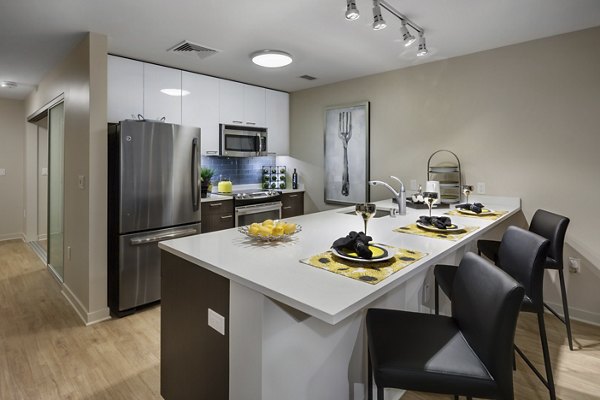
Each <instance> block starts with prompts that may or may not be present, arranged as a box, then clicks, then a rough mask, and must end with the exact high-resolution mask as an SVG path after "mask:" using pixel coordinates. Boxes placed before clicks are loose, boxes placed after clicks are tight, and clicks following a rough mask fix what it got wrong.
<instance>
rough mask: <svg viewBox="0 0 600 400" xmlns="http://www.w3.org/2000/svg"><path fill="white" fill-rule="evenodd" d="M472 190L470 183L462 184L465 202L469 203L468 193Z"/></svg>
mask: <svg viewBox="0 0 600 400" xmlns="http://www.w3.org/2000/svg"><path fill="white" fill-rule="evenodd" d="M472 191H473V186H472V185H463V186H462V192H463V194H464V195H465V197H466V198H467V204H469V195H470V194H471V192H472Z"/></svg>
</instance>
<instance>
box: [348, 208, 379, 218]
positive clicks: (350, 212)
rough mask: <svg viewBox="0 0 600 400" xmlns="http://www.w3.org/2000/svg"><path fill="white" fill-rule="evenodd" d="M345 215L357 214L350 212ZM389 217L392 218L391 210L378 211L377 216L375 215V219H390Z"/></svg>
mask: <svg viewBox="0 0 600 400" xmlns="http://www.w3.org/2000/svg"><path fill="white" fill-rule="evenodd" d="M344 214H347V215H356V212H354V211H348V212H345V213H344ZM389 216H390V210H387V209H383V210H376V211H375V215H373V218H382V217H389Z"/></svg>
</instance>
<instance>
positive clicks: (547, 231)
mask: <svg viewBox="0 0 600 400" xmlns="http://www.w3.org/2000/svg"><path fill="white" fill-rule="evenodd" d="M569 221H570V220H569V218H567V217H564V216H562V215H558V214H554V213H551V212H549V211H545V210H537V211H536V212H535V214H534V215H533V218H532V219H531V224H530V225H529V231H530V232H533V233H537V234H538V235H540V236H542V237H545V238H546V239H548V240H550V249H549V250H548V257H547V258H546V264H545V266H544V267H545V268H546V269H556V270H558V278H559V281H560V297H561V299H562V304H563V313H564V317H561V316H560V315H559V314H558V313H557V312H556V311H555V310H554V309H553V308H552V307H550V306H549V305H548V304H546V303H544V307H546V308H547V309H548V311H550V312H551V313H552V314H554V316H556V318H558V319H559V320H560V321H561V322H562V323H563V324H565V326H566V327H567V338H568V340H569V349H571V350H573V335H572V333H571V319H570V318H569V305H568V302H567V289H566V287H565V275H564V272H563V269H564V268H563V248H564V244H565V234H566V233H567V227H568V226H569ZM498 247H500V242H498V241H495V240H478V241H477V250H478V251H479V255H484V256H486V257H487V258H489V259H490V260H494V262H495V261H496V259H497V257H498Z"/></svg>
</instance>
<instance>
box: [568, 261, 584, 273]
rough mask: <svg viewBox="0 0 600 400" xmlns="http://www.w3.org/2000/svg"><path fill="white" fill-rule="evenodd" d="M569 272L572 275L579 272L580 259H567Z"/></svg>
mask: <svg viewBox="0 0 600 400" xmlns="http://www.w3.org/2000/svg"><path fill="white" fill-rule="evenodd" d="M569 272H570V273H572V274H578V273H580V272H581V258H575V257H569Z"/></svg>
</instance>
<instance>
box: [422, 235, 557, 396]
mask: <svg viewBox="0 0 600 400" xmlns="http://www.w3.org/2000/svg"><path fill="white" fill-rule="evenodd" d="M549 246H550V241H549V240H548V239H545V238H543V237H542V236H540V235H537V234H535V233H533V232H530V231H526V230H524V229H521V228H517V227H516V226H510V227H508V229H507V230H506V232H505V233H504V236H503V237H502V241H501V242H500V246H499V249H498V253H497V261H496V265H497V266H498V267H499V268H500V269H502V270H504V271H505V272H506V273H508V274H509V275H510V276H512V277H513V278H515V279H516V280H517V282H519V283H520V284H521V285H523V287H524V288H525V297H524V298H523V303H522V304H521V311H524V312H532V313H535V314H536V315H537V319H538V328H539V331H540V340H541V342H542V352H543V355H544V367H545V370H546V377H545V378H544V376H543V375H542V374H541V373H540V372H539V371H538V370H537V368H535V366H534V365H533V364H532V363H531V361H529V359H528V358H527V357H526V356H525V354H523V352H522V351H521V350H520V349H519V348H518V347H517V346H516V345H515V351H516V352H517V353H518V354H519V355H520V356H521V357H522V358H523V360H524V361H525V362H526V363H527V365H528V366H529V367H530V368H531V370H532V371H533V372H534V373H535V374H536V376H537V377H538V378H539V379H540V380H541V381H542V383H543V384H544V385H545V386H546V388H548V391H549V392H550V398H551V399H552V400H555V399H556V390H555V387H554V377H553V375H552V365H551V362H550V351H549V349H548V338H547V337H546V325H545V323H544V303H543V290H544V263H545V262H546V257H547V254H548V248H549ZM458 270H460V268H458V269H457V268H456V267H454V266H451V265H436V266H435V269H434V276H435V280H436V285H435V291H436V296H435V312H436V314H438V312H439V301H438V300H439V295H438V287H439V288H441V289H442V291H443V292H444V293H445V294H446V295H447V296H448V298H450V300H452V303H453V304H454V301H455V300H454V298H455V297H456V295H457V293H456V292H455V290H454V287H453V286H452V282H453V281H454V279H455V276H456V275H457V274H458Z"/></svg>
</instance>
